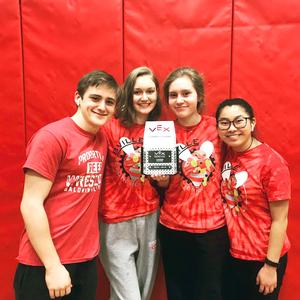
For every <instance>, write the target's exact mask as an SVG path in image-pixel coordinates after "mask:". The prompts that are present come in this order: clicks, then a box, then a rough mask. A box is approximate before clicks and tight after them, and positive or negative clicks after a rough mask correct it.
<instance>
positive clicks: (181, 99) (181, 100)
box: [176, 95, 184, 104]
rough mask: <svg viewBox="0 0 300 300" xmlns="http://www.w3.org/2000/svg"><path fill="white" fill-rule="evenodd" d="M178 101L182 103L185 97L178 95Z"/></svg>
mask: <svg viewBox="0 0 300 300" xmlns="http://www.w3.org/2000/svg"><path fill="white" fill-rule="evenodd" d="M176 102H177V104H181V103H183V102H184V99H183V98H182V97H181V96H180V95H178V96H177V98H176Z"/></svg>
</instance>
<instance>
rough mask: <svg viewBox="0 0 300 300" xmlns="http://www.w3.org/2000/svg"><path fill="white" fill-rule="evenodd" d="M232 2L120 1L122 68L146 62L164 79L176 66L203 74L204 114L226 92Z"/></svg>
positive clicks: (228, 70)
mask: <svg viewBox="0 0 300 300" xmlns="http://www.w3.org/2000/svg"><path fill="white" fill-rule="evenodd" d="M231 14H232V1H231V0H220V1H209V0H202V1H194V0H179V1H178V0H177V1H151V0H143V1H134V0H126V1H124V66H125V67H124V70H125V74H128V73H129V72H130V71H131V70H132V69H133V68H135V67H137V66H140V65H147V66H150V67H151V68H153V70H154V71H155V73H156V74H157V76H158V77H159V79H160V82H161V86H162V83H163V80H164V79H165V77H166V76H167V75H168V73H169V72H171V71H172V70H173V69H175V68H176V67H179V66H183V65H185V66H191V67H194V68H196V69H198V70H199V72H200V73H203V75H204V78H205V82H206V86H205V87H206V107H207V110H206V111H207V112H210V113H211V112H212V111H213V108H214V107H215V105H214V104H215V103H216V102H217V101H218V100H219V99H222V98H224V97H228V96H229V80H230V55H231V52H230V51H231V49H230V47H231V19H232V16H231Z"/></svg>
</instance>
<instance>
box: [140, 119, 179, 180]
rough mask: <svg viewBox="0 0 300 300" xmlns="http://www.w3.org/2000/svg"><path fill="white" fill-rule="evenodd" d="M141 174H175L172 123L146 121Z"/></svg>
mask: <svg viewBox="0 0 300 300" xmlns="http://www.w3.org/2000/svg"><path fill="white" fill-rule="evenodd" d="M142 173H143V174H145V175H174V174H176V173H177V152H176V134H175V127H174V122H173V121H147V122H146V124H145V131H144V143H143V149H142Z"/></svg>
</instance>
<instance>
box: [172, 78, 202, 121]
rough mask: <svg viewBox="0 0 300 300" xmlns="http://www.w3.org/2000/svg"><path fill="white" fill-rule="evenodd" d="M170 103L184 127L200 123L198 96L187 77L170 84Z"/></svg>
mask: <svg viewBox="0 0 300 300" xmlns="http://www.w3.org/2000/svg"><path fill="white" fill-rule="evenodd" d="M168 102H169V106H170V108H171V110H172V111H173V112H174V114H175V115H176V117H177V119H178V121H179V123H181V124H182V125H186V126H188V125H195V124H197V123H198V122H199V113H198V111H197V104H198V95H197V92H196V90H195V88H194V86H193V83H192V81H191V80H190V79H189V78H188V77H187V76H183V77H179V78H177V79H175V80H174V81H173V82H172V83H171V84H170V87H169V101H168Z"/></svg>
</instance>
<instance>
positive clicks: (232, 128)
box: [227, 122, 236, 131]
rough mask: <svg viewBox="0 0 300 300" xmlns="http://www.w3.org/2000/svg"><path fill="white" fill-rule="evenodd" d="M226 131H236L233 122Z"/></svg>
mask: <svg viewBox="0 0 300 300" xmlns="http://www.w3.org/2000/svg"><path fill="white" fill-rule="evenodd" d="M227 130H229V131H233V130H236V128H235V126H234V125H233V122H230V126H229V128H228V129H227Z"/></svg>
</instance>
